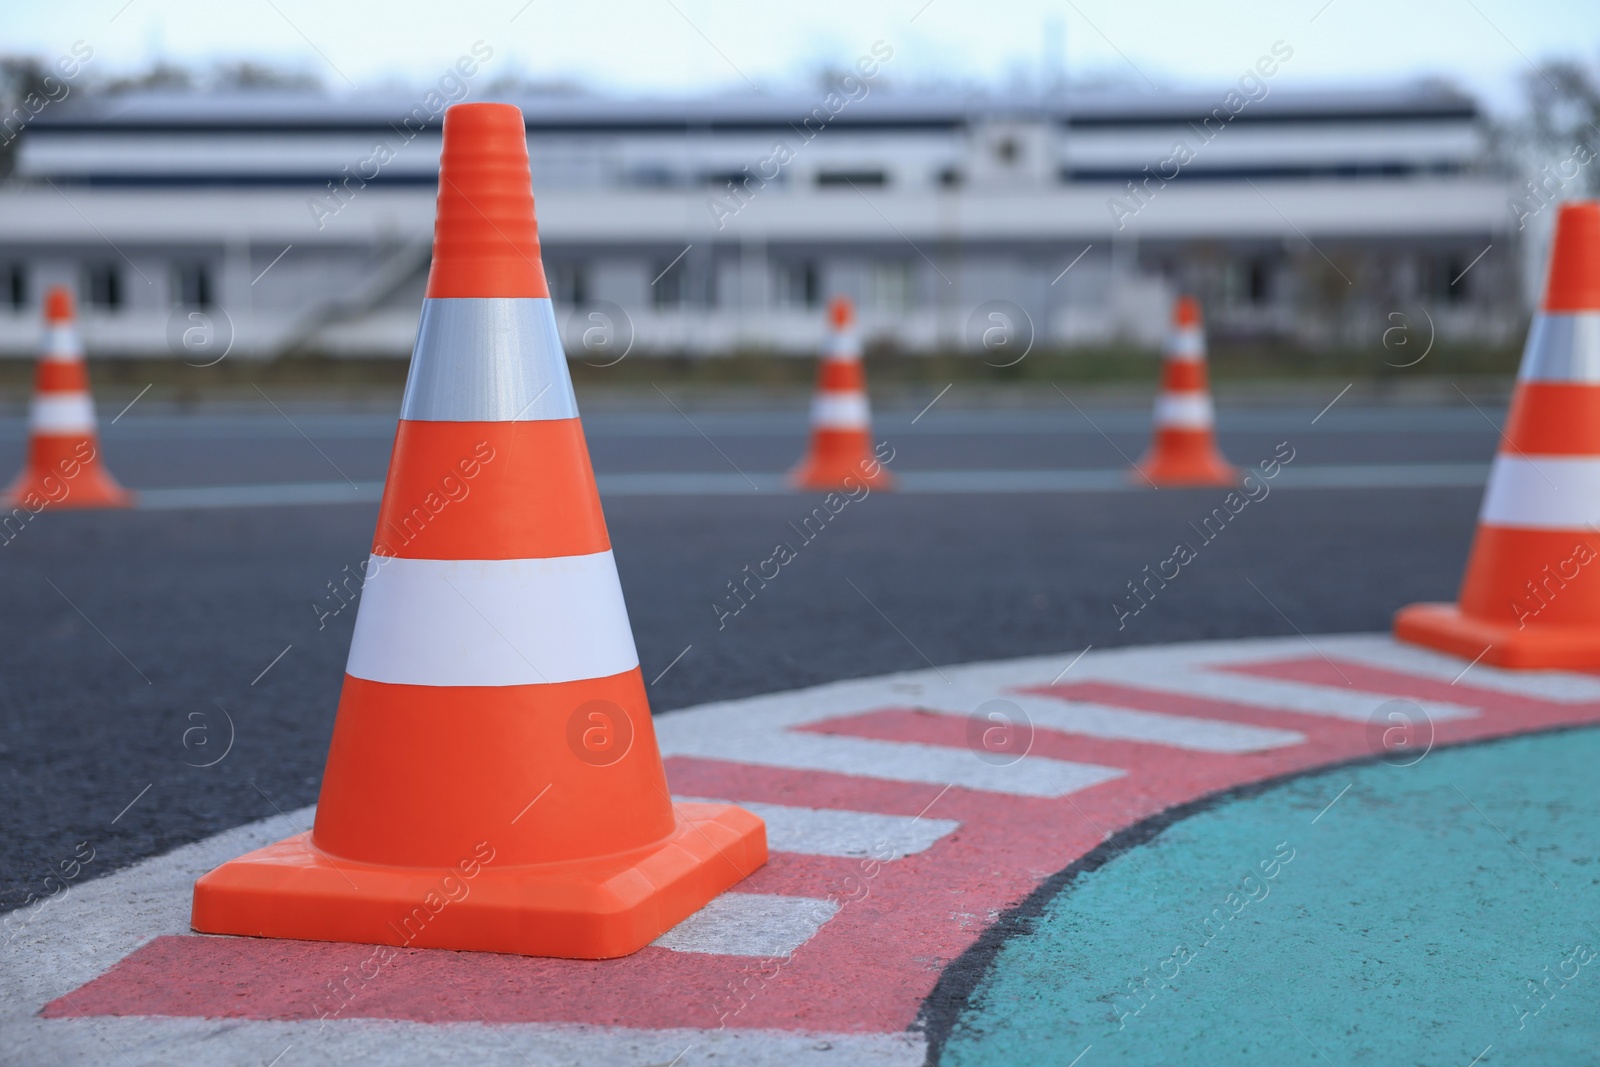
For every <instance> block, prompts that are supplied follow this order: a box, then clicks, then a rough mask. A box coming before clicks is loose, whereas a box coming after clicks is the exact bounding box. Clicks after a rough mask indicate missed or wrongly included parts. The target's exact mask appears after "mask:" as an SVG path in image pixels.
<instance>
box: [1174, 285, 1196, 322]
mask: <svg viewBox="0 0 1600 1067" xmlns="http://www.w3.org/2000/svg"><path fill="white" fill-rule="evenodd" d="M1172 324H1173V325H1174V326H1180V327H1181V326H1198V325H1200V301H1198V300H1196V299H1195V298H1194V297H1192V296H1189V295H1188V294H1187V293H1186V294H1184V295H1183V296H1180V297H1178V300H1177V303H1175V304H1173V305H1172Z"/></svg>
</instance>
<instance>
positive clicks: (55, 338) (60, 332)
mask: <svg viewBox="0 0 1600 1067" xmlns="http://www.w3.org/2000/svg"><path fill="white" fill-rule="evenodd" d="M39 351H40V353H41V354H42V356H43V358H44V359H46V360H49V361H50V362H52V363H76V362H78V361H79V360H81V359H82V358H83V341H82V340H80V339H79V337H78V331H77V330H76V329H74V328H73V327H71V326H46V327H45V330H44V340H43V341H42V342H41V343H40V347H39Z"/></svg>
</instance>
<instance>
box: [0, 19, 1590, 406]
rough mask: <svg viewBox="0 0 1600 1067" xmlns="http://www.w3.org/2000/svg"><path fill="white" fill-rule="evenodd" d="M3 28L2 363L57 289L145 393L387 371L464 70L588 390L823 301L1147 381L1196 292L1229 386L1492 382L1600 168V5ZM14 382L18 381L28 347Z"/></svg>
mask: <svg viewBox="0 0 1600 1067" xmlns="http://www.w3.org/2000/svg"><path fill="white" fill-rule="evenodd" d="M7 23H8V32H7V34H6V45H5V47H6V49H7V51H8V54H7V56H6V57H5V59H4V62H3V71H4V90H3V92H4V100H3V105H0V140H3V145H0V174H3V176H4V177H3V184H0V356H3V357H7V362H8V363H9V362H14V361H23V360H27V359H29V358H31V357H32V356H33V354H34V351H35V345H36V340H37V334H38V315H39V301H40V299H41V294H42V293H43V292H44V290H45V288H46V287H47V286H49V285H51V284H53V283H57V282H65V283H67V284H69V285H71V286H72V287H73V288H74V289H75V290H76V291H77V292H78V293H79V295H80V299H81V303H82V304H83V310H84V323H83V324H84V329H85V331H86V336H87V342H88V348H89V351H90V355H91V358H93V359H95V360H97V361H100V362H107V361H109V362H110V363H111V366H109V367H107V368H102V369H99V370H97V372H96V374H97V380H98V381H101V382H102V383H106V382H113V383H115V382H123V383H127V384H133V385H142V384H145V383H146V382H149V383H151V384H153V385H155V386H156V387H157V388H156V390H155V391H154V392H153V393H152V397H151V398H152V399H159V398H160V397H161V396H162V395H163V393H164V392H165V393H168V394H170V395H173V396H182V395H188V394H189V393H192V392H193V391H194V390H197V389H198V390H202V391H206V390H216V389H220V390H223V391H226V390H227V389H228V388H229V387H230V385H231V386H241V385H242V383H243V382H244V381H245V380H246V379H249V380H252V381H254V380H259V379H260V378H261V377H262V376H263V375H269V374H270V375H272V376H273V377H274V380H277V381H280V382H282V383H290V382H292V383H293V384H294V386H295V387H296V388H302V387H304V388H315V387H317V386H318V385H327V386H337V387H339V388H346V389H348V388H350V387H352V386H359V385H361V384H363V383H366V384H372V385H376V386H379V387H380V388H382V389H383V390H384V391H385V392H386V393H387V392H390V391H392V390H393V389H394V388H397V387H398V383H399V382H400V380H402V379H403V375H404V366H405V358H406V357H407V356H408V354H409V352H410V348H411V343H412V339H413V334H414V331H415V326H416V319H417V314H418V309H419V306H420V302H421V296H422V290H423V285H424V280H425V277H426V273H427V269H428V259H429V242H430V238H431V228H432V221H433V220H432V214H433V210H432V208H433V197H434V191H435V184H436V175H437V164H438V155H439V137H440V134H439V127H440V117H441V114H442V112H443V109H444V107H445V106H447V105H448V104H450V103H453V102H456V101H461V100H501V101H510V102H514V103H516V104H518V105H520V106H521V107H522V108H523V110H524V112H525V114H526V115H527V122H528V139H529V147H530V151H531V155H532V162H533V180H534V189H535V194H536V197H537V200H538V207H539V218H540V224H541V230H542V237H543V242H544V256H545V263H546V267H547V270H548V272H549V275H550V278H551V283H552V291H553V295H554V297H555V299H556V302H557V306H558V315H559V317H560V319H561V321H562V324H563V328H564V332H565V339H566V343H567V347H568V352H569V355H570V356H571V357H572V359H573V361H574V369H575V372H576V373H577V375H578V376H579V377H580V380H592V381H594V382H596V383H600V382H610V383H616V384H623V383H627V382H630V381H637V382H641V383H642V382H643V381H645V380H650V381H656V380H660V379H661V378H662V377H663V376H676V377H680V378H681V377H685V376H688V377H693V378H697V379H705V380H711V381H720V380H729V381H740V380H757V381H767V382H778V383H781V382H785V381H793V382H795V383H799V382H800V381H802V380H803V379H804V378H805V377H806V376H808V375H809V365H807V364H804V363H798V362H797V361H795V360H786V359H783V358H781V357H788V356H805V355H809V354H812V353H814V352H815V351H816V347H817V344H818V341H819V339H820V337H821V334H822V329H823V314H822V309H823V306H824V305H825V303H826V301H827V299H828V297H829V296H830V295H832V294H836V293H843V294H846V295H849V296H851V297H853V298H854V299H855V300H856V301H857V302H858V304H859V306H860V309H861V319H862V328H863V334H864V339H865V341H866V343H867V346H868V351H869V355H870V356H871V360H872V366H873V370H874V371H875V372H876V375H875V377H876V378H877V380H879V381H881V382H882V383H883V384H884V385H886V386H892V385H893V384H894V383H895V382H897V381H904V380H921V379H927V380H929V381H933V380H956V379H959V378H962V377H967V378H973V379H995V380H1005V379H1008V378H1012V379H1014V378H1027V377H1034V376H1047V377H1051V378H1063V377H1065V378H1067V379H1069V380H1070V379H1079V380H1083V379H1117V378H1137V379H1141V380H1148V379H1149V377H1150V376H1151V374H1152V373H1153V369H1154V367H1153V360H1154V354H1155V352H1156V349H1157V346H1158V345H1159V341H1160V338H1161V336H1162V333H1163V331H1164V329H1165V328H1166V322H1167V317H1168V307H1169V302H1170V300H1171V299H1172V297H1173V296H1174V294H1176V293H1178V292H1192V293H1194V294H1196V295H1198V296H1199V297H1200V298H1201V300H1202V301H1203V304H1204V307H1205V310H1206V313H1207V316H1208V326H1209V329H1210V338H1211V342H1212V347H1213V361H1214V364H1215V366H1216V369H1217V373H1218V374H1219V376H1220V377H1222V378H1223V379H1224V380H1227V379H1228V378H1230V377H1237V376H1243V377H1263V376H1265V377H1269V378H1273V377H1279V378H1281V377H1285V376H1303V375H1306V374H1329V375H1334V376H1344V377H1351V376H1355V377H1378V378H1382V377H1384V376H1388V377H1391V378H1392V377H1396V376H1397V375H1398V372H1399V371H1402V370H1403V371H1404V372H1405V374H1407V375H1409V376H1411V377H1413V378H1415V377H1417V376H1421V375H1426V374H1428V373H1432V372H1436V371H1450V372H1452V373H1455V374H1490V375H1494V374H1499V375H1505V374H1509V373H1510V372H1512V371H1513V370H1514V368H1515V362H1516V357H1517V353H1518V350H1519V348H1520V342H1521V334H1522V331H1523V330H1524V328H1525V326H1526V322H1527V318H1528V315H1529V312H1530V308H1531V304H1532V302H1533V301H1534V300H1535V299H1536V292H1537V287H1538V279H1539V270H1540V264H1541V262H1542V260H1541V257H1542V254H1543V248H1544V244H1545V241H1546V240H1547V233H1548V226H1549V223H1550V221H1551V218H1552V217H1553V214H1554V212H1553V211H1551V210H1549V209H1548V207H1547V205H1549V204H1551V203H1553V202H1555V201H1557V200H1559V199H1563V198H1567V197H1572V196H1577V195H1584V194H1585V193H1587V192H1590V191H1592V190H1593V189H1595V188H1596V187H1597V186H1600V177H1597V176H1600V168H1597V167H1595V166H1593V165H1592V164H1591V160H1592V159H1593V156H1594V151H1593V149H1592V148H1591V146H1592V145H1594V143H1595V142H1596V141H1600V130H1597V128H1596V125H1595V124H1596V122H1597V121H1600V73H1597V66H1596V60H1597V58H1600V18H1597V16H1596V13H1595V12H1594V11H1593V9H1592V8H1590V7H1588V6H1587V5H1586V4H1584V3H1582V2H1580V0H1541V2H1520V0H1519V2H1511V0H1436V2H1435V0H1428V2H1422V3H1416V4H1407V5H1403V6H1402V5H1392V4H1387V5H1386V4H1378V3H1376V2H1369V0H1304V2H1298V0H1297V2H1293V3H1279V2H1272V3H1268V2H1266V0H1260V2H1253V3H1241V4H1230V5H1226V10H1221V9H1219V6H1218V5H1189V4H1163V3H1143V4H1133V5H1125V4H1105V3H1095V2H1090V0H1083V2H1082V3H1073V2H1071V0H1060V2H1051V0H1007V2H986V3H981V4H980V3H973V2H964V0H905V2H903V3H896V4H890V5H883V6H881V7H875V9H874V10H870V11H869V10H863V9H862V6H861V5H851V4H842V3H822V4H807V5H794V6H791V7H789V8H786V9H783V10H778V9H764V10H752V9H750V8H748V7H746V6H742V5H732V4H718V3H708V2H694V0H649V2H608V3H599V4H587V5H583V6H582V7H581V10H580V9H578V8H568V7H561V8H558V7H556V6H554V5H546V4H543V3H539V2H526V0H504V2H495V3H487V2H461V3H455V4H450V5H444V6H438V5H426V4H417V3H395V4H386V5H383V6H382V8H381V9H366V10H362V9H358V8H356V7H355V6H350V5H347V6H339V7H336V8H330V7H329V6H328V5H320V4H315V3H310V2H306V0H259V2H251V3H245V4H238V5H229V6H228V7H226V8H224V9H218V8H217V7H216V6H215V5H208V4H203V3H198V2H192V3H191V2H181V0H169V2H161V0H109V2H106V3H96V4H72V5H33V6H31V7H29V8H27V9H25V10H17V11H14V12H12V13H9V14H8V16H7ZM1424 351H1427V352H1428V358H1426V359H1421V361H1420V362H1412V361H1413V360H1418V359H1420V357H1422V353H1423V352H1424ZM973 357H977V358H973ZM225 358H226V360H227V361H228V362H227V363H226V364H222V363H219V362H218V361H221V360H223V359H225ZM262 361H272V366H271V368H270V369H269V368H265V367H263V366H262V365H261V364H262ZM641 364H642V365H643V366H641ZM240 365H242V366H240ZM0 369H3V368H0ZM602 372H603V373H602ZM4 379H5V381H6V383H7V384H8V386H10V387H12V391H13V393H14V395H11V394H8V395H10V399H11V401H12V402H13V403H15V404H20V403H21V402H22V400H23V399H24V395H25V392H26V388H25V383H26V370H25V368H22V367H14V368H13V369H12V370H9V371H6V372H5V375H4Z"/></svg>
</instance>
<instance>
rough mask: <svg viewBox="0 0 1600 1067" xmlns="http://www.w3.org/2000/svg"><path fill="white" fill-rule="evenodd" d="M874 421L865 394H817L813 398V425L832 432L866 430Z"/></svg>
mask: <svg viewBox="0 0 1600 1067" xmlns="http://www.w3.org/2000/svg"><path fill="white" fill-rule="evenodd" d="M871 420H872V412H871V409H870V408H869V407H868V405H867V394H865V393H817V394H816V395H815V396H813V397H812V398H811V425H812V426H816V427H822V428H826V429H830V430H865V429H866V428H867V427H868V425H869V424H870V423H871Z"/></svg>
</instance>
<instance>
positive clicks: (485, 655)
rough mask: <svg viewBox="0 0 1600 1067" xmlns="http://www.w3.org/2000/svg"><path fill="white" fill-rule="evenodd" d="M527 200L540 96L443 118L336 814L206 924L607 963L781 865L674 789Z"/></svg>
mask: <svg viewBox="0 0 1600 1067" xmlns="http://www.w3.org/2000/svg"><path fill="white" fill-rule="evenodd" d="M530 189H531V181H530V177H529V169H528V150H527V139H526V133H525V128H524V124H523V118H522V112H521V111H519V110H518V109H517V108H515V107H512V106H510V105H506V104H477V103H474V104H458V105H455V106H454V107H451V108H450V109H449V110H448V111H447V112H446V114H445V120H444V145H443V155H442V157H441V160H440V168H439V199H438V215H437V218H436V221H435V227H434V246H433V265H432V269H431V271H430V273H429V276H428V288H427V299H426V300H425V302H424V304H423V310H422V320H421V324H420V326H419V327H418V333H417V343H416V348H415V350H414V352H413V355H412V359H411V370H410V375H409V378H408V380H407V382H406V390H405V396H404V400H403V401H402V406H401V413H400V424H399V428H398V430H397V432H396V435H395V443H394V451H393V454H392V458H391V460H390V465H389V477H388V481H387V483H386V484H385V486H384V493H383V500H382V503H381V504H380V507H379V514H378V527H377V533H376V536H375V538H374V541H373V548H372V556H371V559H370V561H369V563H368V565H367V570H366V576H365V584H364V587H363V590H362V597H361V606H360V609H359V611H358V613H357V616H356V623H355V632H354V635H353V636H352V639H351V645H350V658H349V661H348V663H347V665H346V668H345V679H344V689H343V692H342V694H341V696H340V698H339V710H338V715H337V718H336V720H335V722H334V728H333V739H332V743H331V745H330V748H329V752H328V761H327V766H326V768H325V770H324V773H323V780H322V793H321V798H320V801H319V804H318V808H317V817H316V822H315V824H314V826H313V828H312V829H311V831H310V832H309V833H305V834H298V835H296V836H294V837H291V838H289V839H287V840H285V841H281V842H279V843H277V844H275V845H270V846H268V847H266V848H263V849H260V850H258V851H255V852H252V853H250V854H248V855H246V856H243V857H241V858H239V859H236V860H233V861H231V862H228V863H225V864H223V865H222V866H221V867H218V868H217V869H216V870H214V871H211V872H210V873H209V874H206V875H205V876H203V877H202V878H201V879H200V880H199V881H198V882H196V883H195V890H194V907H193V912H192V918H191V922H192V924H193V926H194V928H195V929H196V930H199V931H203V932H207V933H227V934H248V935H255V936H262V937H286V938H300V939H308V940H316V941H359V942H369V943H375V944H381V945H405V946H423V947H433V948H450V949H476V950H483V951H490V952H512V953H521V954H524V955H537V956H565V957H572V958H580V959H603V958H609V957H614V956H622V955H626V954H628V953H630V952H633V951H635V950H637V949H639V948H641V947H643V946H644V945H647V944H649V943H650V942H651V941H652V940H654V939H655V938H656V937H658V936H659V935H660V934H662V933H664V932H665V931H667V930H668V929H670V928H671V927H673V926H674V925H675V924H677V923H678V922H680V921H681V920H682V919H684V918H685V917H687V916H688V915H690V914H691V913H693V912H695V911H697V910H698V909H700V908H701V907H703V906H704V905H706V904H707V903H708V902H709V901H711V899H712V898H714V897H715V896H717V895H718V894H719V893H721V892H722V891H723V890H725V889H727V888H728V887H729V886H731V885H733V884H734V883H735V882H737V881H739V880H740V879H741V878H743V877H744V876H746V875H748V874H750V873H751V872H752V871H754V870H755V869H756V868H757V867H759V866H761V864H763V863H764V862H766V857H767V845H766V827H765V825H764V824H763V823H762V821H761V820H760V819H759V818H757V817H756V816H754V815H752V814H750V813H749V812H746V811H744V810H742V809H740V808H737V807H733V806H730V805H723V804H676V805H675V804H673V803H672V800H671V797H670V795H669V794H668V792H667V782H666V775H665V771H664V769H663V767H662V763H661V755H660V752H659V750H658V748H657V746H656V739H655V733H654V730H653V728H652V725H651V721H650V706H649V703H648V702H647V700H646V697H645V687H644V681H643V678H642V676H641V675H640V670H639V658H638V654H637V653H636V652H635V650H634V644H633V636H632V632H631V630H630V628H629V624H628V614H627V608H626V606H625V605H624V603H623V599H622V590H621V587H620V585H619V584H618V580H617V570H616V565H615V563H614V562H613V560H612V555H611V545H610V540H609V538H608V536H607V533H606V526H605V519H604V516H603V515H602V514H601V510H600V499H599V495H598V493H597V492H596V489H595V482H594V473H593V471H592V469H591V468H590V464H589V452H588V447H587V445H586V444H585V442H584V436H583V427H582V425H581V424H580V422H579V419H578V410H577V405H576V402H575V400H574V398H573V392H572V383H571V380H570V379H569V377H568V374H567V365H566V359H565V357H564V356H563V354H562V351H561V343H560V338H559V334H558V333H557V330H556V320H555V316H554V314H553V313H552V310H551V305H550V298H549V290H548V288H547V287H546V283H545V275H544V269H543V267H542V266H541V263H540V258H539V240H538V232H537V228H536V224H535V222H534V209H533V197H532V195H531V192H530Z"/></svg>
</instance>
